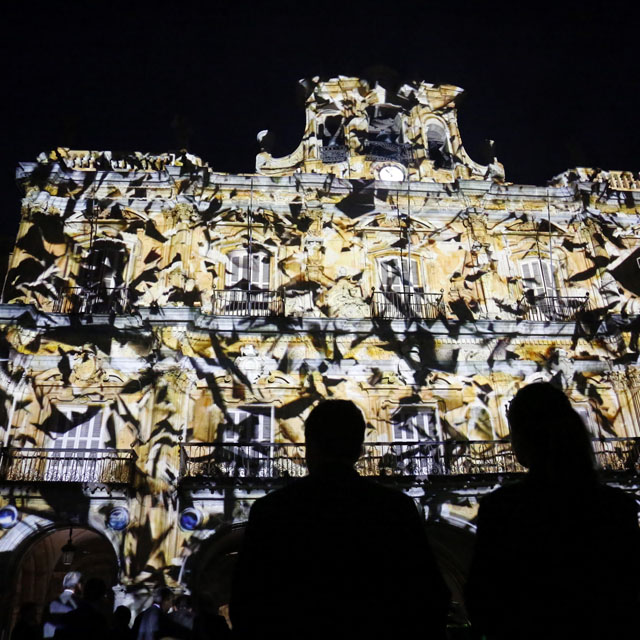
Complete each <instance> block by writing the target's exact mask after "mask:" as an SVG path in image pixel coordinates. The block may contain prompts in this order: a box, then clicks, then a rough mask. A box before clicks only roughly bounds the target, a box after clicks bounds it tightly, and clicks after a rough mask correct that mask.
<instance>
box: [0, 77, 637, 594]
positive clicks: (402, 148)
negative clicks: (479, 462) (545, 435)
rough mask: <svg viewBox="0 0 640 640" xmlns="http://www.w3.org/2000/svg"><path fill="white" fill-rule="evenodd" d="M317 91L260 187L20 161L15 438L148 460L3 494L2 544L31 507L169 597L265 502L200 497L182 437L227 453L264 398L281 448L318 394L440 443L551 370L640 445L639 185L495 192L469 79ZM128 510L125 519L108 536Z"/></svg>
mask: <svg viewBox="0 0 640 640" xmlns="http://www.w3.org/2000/svg"><path fill="white" fill-rule="evenodd" d="M307 89H308V99H307V124H306V129H305V133H304V136H303V140H302V142H301V144H300V147H299V148H298V149H297V150H296V151H294V153H293V154H291V155H290V156H287V157H286V158H273V157H272V156H271V155H270V154H269V152H268V149H267V147H268V144H267V143H268V134H266V133H265V132H263V134H262V135H261V136H260V139H261V141H262V144H263V147H265V148H264V150H263V151H262V152H261V153H260V154H259V155H258V158H257V173H256V174H254V175H228V174H225V173H220V172H217V171H214V170H213V169H212V168H210V167H208V166H207V165H206V163H204V162H202V161H201V160H200V159H199V158H197V157H195V156H192V155H190V154H187V153H181V154H165V155H162V156H152V155H148V154H147V155H143V154H139V153H136V154H122V155H117V154H115V153H108V152H89V151H71V150H68V149H57V150H55V151H52V152H51V153H49V154H48V155H42V156H41V157H40V158H38V161H37V162H35V163H34V162H27V163H21V164H20V166H19V169H18V180H19V183H20V185H21V186H22V188H23V189H24V199H23V204H22V219H21V223H20V229H19V234H18V238H17V242H16V247H15V250H14V252H13V254H12V256H11V258H10V264H9V273H8V277H7V282H6V285H5V290H4V302H5V304H4V305H2V306H0V325H1V326H2V336H3V355H4V357H6V358H7V361H6V363H5V362H3V363H2V364H3V366H2V372H1V375H0V394H1V400H2V404H1V407H0V411H1V412H2V420H1V421H0V423H1V425H2V427H1V430H0V437H1V438H2V441H3V443H4V444H5V445H6V446H10V447H14V448H19V449H22V450H26V449H30V448H40V447H43V448H51V447H53V446H55V441H56V440H57V439H60V438H63V434H64V433H65V432H71V431H72V430H73V429H74V428H75V427H76V426H77V425H78V424H81V423H83V422H87V421H88V420H89V419H93V420H94V421H97V420H99V421H100V430H101V431H100V433H101V436H100V437H101V442H100V447H103V448H111V449H117V450H129V451H130V450H131V449H133V451H135V454H136V461H135V468H136V473H135V476H134V478H133V480H132V481H131V482H130V483H128V484H127V486H126V487H124V488H123V487H119V488H117V489H116V488H113V487H109V486H108V483H106V484H107V486H102V485H101V486H96V487H90V486H89V487H87V486H81V485H77V484H73V485H72V484H69V487H71V488H69V489H68V490H67V492H66V493H64V492H63V493H58V494H56V493H55V492H52V490H51V488H50V487H47V486H46V483H41V484H33V483H31V484H28V483H20V482H19V481H18V480H19V479H14V480H13V481H12V482H10V483H5V484H4V485H3V488H2V500H3V501H4V503H5V504H7V503H11V504H14V505H15V506H16V507H17V508H18V509H19V510H20V511H21V512H22V513H23V519H22V521H21V522H20V523H19V524H18V525H16V526H15V527H13V528H11V529H7V530H6V531H5V532H4V534H3V538H0V547H1V548H0V550H8V549H11V548H13V546H15V545H17V543H18V542H19V541H21V540H24V539H27V538H28V535H29V530H28V528H29V527H33V526H34V525H33V522H35V520H37V521H38V522H44V523H48V525H51V524H59V525H60V526H64V524H65V523H66V522H67V521H68V520H70V519H71V520H73V521H75V522H78V523H81V524H82V523H84V524H88V525H90V526H91V527H93V528H94V529H96V530H98V531H101V532H104V533H105V535H107V536H108V538H109V539H110V540H111V541H112V543H113V545H114V548H115V549H116V552H117V554H118V557H119V558H120V561H121V566H120V575H121V582H122V584H123V585H126V586H127V587H129V590H130V593H129V595H128V596H127V598H129V599H128V600H127V599H126V598H125V600H124V601H126V602H128V603H132V602H133V600H132V598H133V599H135V597H136V595H135V594H136V593H137V589H138V590H139V592H140V593H146V591H145V590H146V588H147V587H148V585H149V584H153V583H156V582H158V581H167V582H168V583H169V584H171V585H172V586H177V585H178V584H179V582H180V579H181V569H182V567H183V563H184V559H185V558H186V557H188V556H189V555H190V554H191V553H192V552H193V551H194V550H197V549H198V548H199V545H200V544H201V542H202V541H203V540H205V539H206V538H208V537H211V536H213V535H214V534H215V533H216V531H218V530H219V529H220V527H224V526H228V525H230V524H232V523H240V522H243V521H244V520H245V519H246V514H247V509H248V507H249V506H250V503H251V501H252V500H253V499H255V497H256V496H259V495H261V493H263V490H262V491H261V490H250V487H248V486H243V485H242V483H240V484H239V485H236V489H234V490H233V491H232V492H231V494H229V491H228V490H224V491H223V490H222V489H220V488H219V487H216V486H215V485H212V484H211V483H208V484H206V485H205V484H203V485H202V486H198V485H197V483H196V485H193V484H191V485H189V486H188V487H187V488H185V486H184V485H181V484H180V481H181V466H180V445H181V444H187V443H213V442H222V441H223V439H224V425H228V424H229V423H230V422H232V418H231V417H230V415H231V412H232V411H233V410H240V409H242V410H245V409H246V408H247V407H250V406H251V405H254V406H257V407H267V408H269V411H270V412H272V413H271V414H270V416H271V417H270V418H269V420H271V419H273V420H272V423H271V422H270V423H269V424H270V425H271V428H272V431H271V434H272V435H271V439H272V441H273V442H276V443H300V442H302V441H303V421H304V418H305V416H306V415H307V413H308V411H309V409H310V408H311V407H312V406H313V404H314V403H315V402H317V401H318V400H319V399H320V398H325V397H344V398H350V399H352V400H353V401H354V402H356V404H358V406H359V407H360V408H361V409H362V410H363V412H364V413H365V415H366V418H367V421H368V423H369V427H370V429H369V432H368V435H367V438H368V440H369V441H371V442H375V441H382V442H391V441H393V440H394V438H395V437H396V435H395V434H394V416H395V415H397V414H398V412H399V411H400V410H401V409H402V408H403V407H405V408H406V407H416V408H421V407H422V408H425V407H426V408H428V409H429V411H430V415H431V416H432V421H433V432H432V433H431V434H430V435H431V437H432V438H433V439H436V440H438V441H459V442H465V441H468V440H471V441H477V440H479V441H496V440H501V439H503V438H505V437H506V436H507V435H508V428H507V425H506V420H505V413H504V408H505V404H506V402H507V401H508V400H509V399H510V398H511V397H512V396H513V394H514V393H515V391H516V390H517V389H518V388H519V386H521V385H522V384H524V383H528V382H531V381H535V380H542V379H544V380H549V379H552V378H553V379H556V380H557V381H559V382H560V383H561V384H562V385H563V386H564V387H565V388H566V389H567V391H568V393H569V395H570V397H571V399H572V401H573V402H574V404H575V406H576V407H577V408H579V409H580V410H581V413H582V415H583V416H584V417H585V419H586V420H587V422H588V425H589V428H590V429H591V431H592V433H593V435H594V436H595V437H598V438H613V437H618V438H630V437H638V436H640V373H639V368H638V353H639V351H638V349H639V346H640V345H639V344H638V340H639V335H640V333H639V331H640V321H639V320H638V315H639V312H640V277H639V276H640V266H639V262H640V209H639V207H640V182H639V181H638V178H637V177H636V176H633V175H632V174H629V173H623V172H613V171H612V172H605V171H598V172H596V171H592V170H588V169H578V170H574V171H568V172H566V173H565V174H562V175H561V176H558V177H557V178H555V179H554V181H552V182H551V184H550V186H547V187H536V186H528V185H514V184H510V183H508V182H505V180H504V171H503V169H502V166H501V165H500V163H498V162H497V160H494V161H493V163H492V164H490V165H489V166H486V167H483V166H480V165H478V164H476V163H474V162H473V161H472V160H470V159H469V157H468V156H467V154H466V153H465V152H464V149H463V147H462V143H461V139H460V134H459V131H458V127H457V120H456V112H455V103H454V100H455V97H456V96H457V95H458V94H459V93H460V91H461V90H460V89H458V88H456V87H451V86H438V87H435V86H432V85H427V84H425V83H422V84H414V85H405V87H403V88H401V89H400V90H399V91H398V93H397V94H393V95H391V94H389V92H386V91H385V90H384V89H382V88H381V87H379V86H376V87H373V88H371V87H369V86H368V85H367V84H366V83H364V82H363V81H359V80H357V79H353V78H339V79H335V80H331V81H329V82H326V83H321V82H318V81H317V79H316V80H314V81H313V82H311V83H309V84H308V85H307ZM407 178H408V179H407ZM246 291H249V292H253V293H242V292H246ZM234 292H240V293H234ZM271 408H272V409H271ZM265 410H266V409H265ZM79 416H82V417H79ZM91 416H97V417H95V418H91ZM96 433H97V432H96ZM59 442H63V440H59ZM74 442H75V445H74V446H79V444H87V442H89V441H83V443H80V441H79V440H78V439H76V440H75V441H74ZM90 444H92V446H95V442H94V441H91V443H90ZM489 484H491V483H489ZM103 485H104V483H103ZM180 487H182V488H180ZM407 490H410V491H412V492H413V493H412V495H415V496H416V497H417V498H418V499H420V500H421V501H422V503H423V504H424V505H425V506H426V507H428V513H429V519H430V520H433V521H437V520H438V519H439V518H440V519H443V520H446V521H449V522H452V523H454V524H456V525H460V526H463V527H469V528H471V529H472V528H473V519H474V517H475V511H476V507H477V500H476V497H477V496H473V495H471V496H470V494H469V492H468V491H467V492H466V493H464V492H463V493H456V492H455V491H445V492H444V493H442V492H441V493H437V492H433V491H430V490H429V489H428V488H426V489H425V486H424V484H420V485H419V486H418V485H416V486H415V487H413V488H412V489H407ZM485 490H487V487H486V486H485V487H484V488H481V487H480V486H479V488H478V492H477V493H478V494H481V493H482V492H483V491H485ZM472 493H473V492H472ZM56 495H57V496H58V497H56ZM230 495H231V497H230ZM434 496H435V497H434ZM118 506H119V507H125V508H127V509H128V511H129V515H130V520H131V522H130V524H129V526H128V528H127V529H125V530H124V531H120V532H117V531H113V530H112V529H109V528H108V526H107V518H108V514H109V513H110V510H112V509H113V508H115V507H118ZM187 506H195V507H197V508H198V509H200V511H201V512H202V513H203V514H204V521H203V523H202V525H201V526H200V527H199V528H197V529H196V530H195V531H194V532H186V531H183V530H181V529H180V528H179V527H178V526H177V519H178V514H179V513H180V512H181V510H183V509H184V508H185V507H187ZM61 513H63V514H64V518H62V517H61V515H60V514H61ZM30 519H31V520H30ZM34 519H35V520H34ZM63 520H64V521H63ZM32 521H33V522H32ZM43 526H44V525H43ZM0 535H2V534H0Z"/></svg>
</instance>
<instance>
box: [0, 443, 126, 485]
mask: <svg viewBox="0 0 640 640" xmlns="http://www.w3.org/2000/svg"><path fill="white" fill-rule="evenodd" d="M135 460H136V454H135V452H134V451H132V450H124V449H35V448H34V449H14V448H12V447H5V448H3V449H2V450H1V451H0V479H1V480H2V481H3V482H83V483H90V484H130V483H131V481H132V480H133V473H134V467H135Z"/></svg>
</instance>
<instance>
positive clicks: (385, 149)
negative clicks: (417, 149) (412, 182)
mask: <svg viewBox="0 0 640 640" xmlns="http://www.w3.org/2000/svg"><path fill="white" fill-rule="evenodd" d="M364 154H365V159H366V160H369V161H371V162H377V161H384V160H392V161H394V162H399V163H402V164H406V163H407V162H409V160H410V159H411V145H410V144H407V143H404V144H398V143H394V142H383V141H382V140H366V141H365V143H364Z"/></svg>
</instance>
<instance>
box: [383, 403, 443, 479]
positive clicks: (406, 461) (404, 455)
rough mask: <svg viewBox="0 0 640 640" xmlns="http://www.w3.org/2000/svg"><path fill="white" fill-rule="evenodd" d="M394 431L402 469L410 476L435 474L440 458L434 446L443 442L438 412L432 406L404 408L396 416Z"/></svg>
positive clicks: (398, 462) (396, 451)
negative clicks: (441, 440) (440, 434)
mask: <svg viewBox="0 0 640 640" xmlns="http://www.w3.org/2000/svg"><path fill="white" fill-rule="evenodd" d="M391 427H392V430H393V436H392V437H393V442H394V453H395V455H396V457H397V464H398V465H399V467H400V468H401V469H406V470H407V471H408V472H410V473H411V474H418V475H423V474H428V473H432V472H433V471H434V465H435V464H436V460H437V457H438V447H437V445H436V444H435V443H436V442H438V440H439V439H440V436H439V433H440V429H439V425H438V412H437V408H436V407H435V406H430V405H405V406H402V407H400V408H399V409H398V410H397V411H396V412H395V413H394V414H393V416H392V418H391Z"/></svg>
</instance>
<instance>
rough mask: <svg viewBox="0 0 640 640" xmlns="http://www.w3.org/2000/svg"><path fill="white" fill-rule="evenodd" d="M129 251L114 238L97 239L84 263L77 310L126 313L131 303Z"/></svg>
mask: <svg viewBox="0 0 640 640" xmlns="http://www.w3.org/2000/svg"><path fill="white" fill-rule="evenodd" d="M127 258H128V252H127V249H126V247H125V246H124V245H123V244H122V243H119V242H114V241H112V240H96V242H95V244H94V245H93V246H92V247H91V248H90V249H89V252H88V254H87V255H86V256H85V257H84V258H83V260H82V262H81V264H80V271H79V273H78V276H77V284H78V287H77V291H75V292H74V294H75V298H76V299H75V302H74V305H73V306H74V311H79V312H83V313H84V312H86V313H110V312H112V311H113V312H116V313H122V312H123V311H124V310H125V307H126V306H127V291H126V284H125V280H124V272H125V268H126V264H127Z"/></svg>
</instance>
